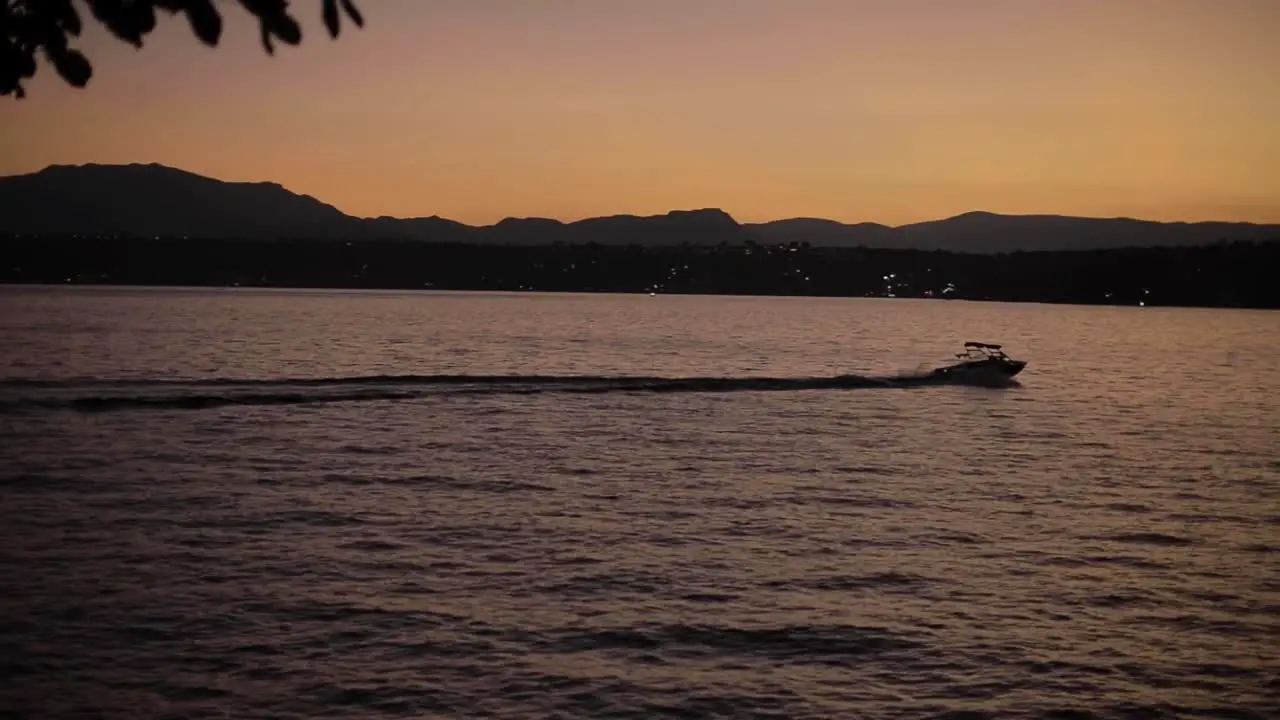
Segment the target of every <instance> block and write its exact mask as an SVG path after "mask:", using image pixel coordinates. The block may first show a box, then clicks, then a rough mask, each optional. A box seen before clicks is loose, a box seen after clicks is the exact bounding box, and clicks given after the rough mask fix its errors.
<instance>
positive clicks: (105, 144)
mask: <svg viewBox="0 0 1280 720" xmlns="http://www.w3.org/2000/svg"><path fill="white" fill-rule="evenodd" d="M221 4H222V5H223V7H225V8H226V19H227V21H228V22H227V26H226V28H225V30H224V35H223V40H222V43H221V45H220V47H219V48H217V49H209V48H206V47H203V46H201V45H199V44H198V42H197V41H196V40H195V38H194V36H192V35H191V33H190V31H189V29H188V28H187V27H186V24H185V21H183V20H172V19H168V20H162V22H161V26H160V28H159V29H158V30H157V32H156V33H155V34H154V35H152V36H151V37H150V38H148V40H147V44H146V45H145V46H144V48H143V49H142V50H141V51H135V50H133V48H131V47H129V46H127V45H125V44H123V43H120V42H118V41H115V40H113V39H109V38H107V37H106V36H105V33H104V32H103V31H101V30H99V29H98V28H97V26H96V25H93V21H92V20H91V19H90V17H89V14H88V13H87V12H84V13H83V14H84V16H85V18H86V22H87V23H88V24H90V25H91V26H92V27H91V28H90V30H89V31H88V32H87V33H86V35H85V37H84V38H82V39H81V40H80V41H79V43H78V45H77V47H80V48H81V49H83V50H84V51H85V52H86V54H87V55H88V56H89V58H90V60H91V61H92V62H93V63H94V67H95V77H94V79H93V80H92V81H91V83H90V85H89V87H88V88H87V89H85V90H74V89H71V88H68V87H66V86H65V85H64V84H63V83H62V81H61V80H60V79H58V78H57V77H56V75H55V74H54V73H53V71H52V69H51V68H49V67H47V66H42V67H41V69H40V72H39V74H38V76H37V78H36V79H35V80H34V81H33V82H31V83H29V85H28V90H29V92H30V96H29V97H28V99H26V100H24V101H21V102H18V101H14V100H12V99H11V98H3V99H0V174H6V175H7V174H13V173H21V172H31V171H35V170H38V169H40V168H42V167H44V166H46V165H49V164H53V163H85V162H104V163H114V162H120V163H123V162H159V163H164V164H166V165H172V166H175V167H180V168H183V169H186V170H190V171H193V172H198V173H201V174H205V175H210V176H213V177H218V178H222V179H226V180H272V181H276V182H279V183H281V184H283V185H285V186H286V187H288V188H290V189H292V190H294V191H297V192H303V193H307V194H310V195H314V196H316V197H318V198H320V199H322V200H325V201H326V202H330V203H332V204H334V205H336V206H338V207H339V208H341V209H342V210H344V211H346V212H349V213H352V214H356V215H383V214H386V215H397V216H421V215H433V214H438V215H443V216H446V217H451V218H454V219H458V220H462V221H465V222H470V223H490V222H495V221H497V220H499V219H501V218H503V217H506V216H544V217H558V218H561V219H574V218H580V217H584V216H591V215H602V214H612V213H621V212H627V213H639V214H651V213H660V212H665V211H667V210H670V209H673V208H695V207H720V208H724V209H725V210H727V211H728V212H730V213H732V214H733V215H734V216H735V217H736V218H738V219H739V220H741V221H744V222H746V221H760V220H771V219H777V218H783V217H793V216H818V217H830V218H834V219H839V220H844V221H863V220H871V221H877V222H884V223H888V224H901V223H907V222H913V221H918V220H927V219H935V218H939V217H945V216H949V215H954V214H958V213H961V212H966V211H969V210H975V209H982V210H990V211H994V212H1006V213H1039V212H1045V213H1064V214H1077V215H1100V216H1115V215H1126V216H1135V217H1145V218H1151V219H1159V220H1204V219H1221V220H1250V221H1260V222H1280V132H1278V131H1277V128H1280V74H1278V73H1280V70H1278V69H1280V42H1278V41H1277V40H1276V38H1280V0H965V1H964V2H958V1H954V0H358V4H359V5H360V7H361V9H362V10H363V11H364V14H365V16H366V20H367V24H366V28H365V29H364V30H360V31H353V32H347V33H344V34H343V36H342V37H341V38H340V39H339V40H337V41H336V42H332V41H330V40H329V39H328V37H327V36H325V35H324V33H323V29H322V27H321V25H320V22H319V5H320V3H319V1H318V0H316V1H315V2H314V3H313V2H309V1H307V0H299V1H297V2H294V3H292V6H293V8H294V9H295V14H296V15H298V16H299V17H300V19H301V20H302V21H303V23H304V27H303V30H304V42H303V45H302V46H301V47H298V48H291V47H287V46H284V47H281V48H280V50H279V51H278V52H277V55H276V56H275V57H274V58H270V57H268V56H266V55H265V53H264V52H263V51H262V49H261V46H260V45H259V42H258V34H257V29H256V27H255V26H254V25H253V24H252V20H251V19H250V18H249V17H248V15H247V14H246V13H245V12H244V11H243V10H241V9H240V8H239V7H238V6H237V5H236V4H235V3H230V2H222V3H221ZM81 8H83V5H81Z"/></svg>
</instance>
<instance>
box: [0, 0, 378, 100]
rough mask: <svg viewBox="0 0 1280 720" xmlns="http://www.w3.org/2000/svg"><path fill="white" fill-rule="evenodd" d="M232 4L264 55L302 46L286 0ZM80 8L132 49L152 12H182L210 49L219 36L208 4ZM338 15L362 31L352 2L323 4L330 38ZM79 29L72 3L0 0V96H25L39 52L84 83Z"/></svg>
mask: <svg viewBox="0 0 1280 720" xmlns="http://www.w3.org/2000/svg"><path fill="white" fill-rule="evenodd" d="M238 2H239V3H240V5H241V6H243V7H244V9H246V10H248V11H249V12H250V13H252V14H253V15H254V17H256V18H257V19H258V24H259V26H260V27H261V31H262V47H263V49H264V50H266V51H267V54H268V55H273V54H275V46H274V45H273V42H274V41H275V40H279V41H280V42H283V43H286V44H289V45H297V44H298V43H300V42H302V29H301V28H299V27H298V22H297V21H296V20H294V18H293V17H292V16H291V15H290V14H289V0H238ZM84 4H85V5H87V6H88V7H89V11H90V13H92V14H93V17H94V19H95V20H97V21H98V22H99V23H101V24H102V25H103V26H105V27H106V28H107V29H108V30H109V31H110V32H111V34H112V35H115V36H116V37H117V38H119V39H120V40H123V41H124V42H127V43H129V44H130V45H133V46H134V47H136V48H141V47H142V39H143V38H144V37H145V36H146V35H147V34H148V33H150V32H151V31H152V30H154V29H155V27H156V12H157V11H164V12H167V13H169V14H171V15H176V14H179V13H182V14H185V15H186V17H187V22H188V23H190V25H191V31H192V32H193V33H194V34H195V36H196V37H197V38H199V39H200V41H201V42H203V43H204V44H206V45H209V46H210V47H216V46H217V45H218V39H219V38H220V37H221V36H222V15H221V14H220V13H219V12H218V9H217V8H215V7H214V0H84ZM339 6H341V9H339ZM341 13H346V15H347V17H349V18H350V19H351V21H352V22H354V23H355V24H356V25H357V26H358V27H364V17H363V16H362V15H361V14H360V11H359V10H358V9H356V6H355V5H354V4H353V2H352V0H323V14H324V24H325V27H326V28H327V29H328V31H329V36H330V37H332V38H336V37H338V32H339V29H340V23H339V21H340V15H341ZM83 27H84V25H83V21H82V20H81V17H80V12H79V11H78V10H77V9H76V5H75V4H74V3H73V0H0V95H10V94H11V95H13V96H14V97H17V98H23V97H26V90H25V89H24V88H23V86H22V83H23V82H24V81H26V80H29V79H30V78H31V77H33V76H34V75H35V74H36V55H37V54H38V53H43V54H44V56H45V58H47V59H48V60H49V62H50V63H51V64H52V65H53V67H54V69H55V70H57V72H58V74H59V75H60V76H62V79H63V80H65V81H66V82H67V83H69V84H70V85H72V86H74V87H78V88H79V87H84V86H85V85H87V84H88V82H89V79H90V78H91V77H93V66H92V65H91V64H90V63H89V59H88V58H87V57H85V56H84V54H83V53H81V52H80V51H79V50H76V49H75V48H72V47H70V46H69V42H70V40H71V39H72V38H76V37H79V36H80V32H81V30H82V29H83Z"/></svg>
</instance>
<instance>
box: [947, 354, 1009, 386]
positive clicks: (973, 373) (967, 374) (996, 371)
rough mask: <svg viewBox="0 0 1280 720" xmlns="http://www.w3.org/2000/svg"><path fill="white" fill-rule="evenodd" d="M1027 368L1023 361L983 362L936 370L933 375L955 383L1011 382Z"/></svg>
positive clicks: (960, 364)
mask: <svg viewBox="0 0 1280 720" xmlns="http://www.w3.org/2000/svg"><path fill="white" fill-rule="evenodd" d="M1026 366H1027V363H1026V361H1025V360H1008V359H1001V360H983V361H979V362H966V363H959V364H956V365H950V366H948V367H944V368H938V369H937V370H934V371H933V375H934V376H935V377H938V378H942V379H947V380H956V381H973V382H1001V381H1007V380H1011V379H1012V378H1013V377H1014V376H1015V375H1017V374H1018V373H1020V372H1022V370H1023V368H1025V367H1026Z"/></svg>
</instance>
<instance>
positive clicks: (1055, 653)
mask: <svg viewBox="0 0 1280 720" xmlns="http://www.w3.org/2000/svg"><path fill="white" fill-rule="evenodd" d="M0 331H2V332H3V334H2V336H0V337H3V340H4V342H3V344H2V345H0V429H2V430H3V435H2V437H3V438H4V439H3V443H2V446H0V578H3V581H2V582H3V584H2V585H0V628H3V631H2V632H0V715H5V712H6V711H8V712H10V713H11V715H12V716H14V717H41V718H44V717H81V716H83V717H111V718H115V717H148V718H150V717H184V718H195V717H216V718H224V717H225V718H254V717H297V718H317V717H406V718H407V717H495V718H571V717H572V718H660V717H679V718H704V717H737V718H755V717H776V718H835V717H842V718H844V717H876V718H899V717H900V718H920V717H938V716H945V717H952V718H983V717H993V718H995V717H999V718H1006V717H1056V718H1068V717H1124V718H1155V717H1196V716H1205V717H1275V716H1276V715H1275V714H1274V713H1276V712H1277V711H1278V710H1280V700H1278V699H1280V679H1278V674H1280V660H1278V658H1280V650H1278V648H1280V572H1278V568H1280V562H1278V560H1280V443H1277V431H1276V428H1277V427H1278V426H1280V406H1278V405H1277V401H1276V397H1277V390H1278V389H1280V314H1278V313H1274V312H1265V311H1259V312H1252V311H1238V310H1232V311H1219V310H1194V309H1161V308H1113V307H1072V306H1050V305H1014V304H994V303H991V304H989V303H968V302H948V301H901V300H852V299H815V298H803V299H802V298H734V297H678V296H657V297H647V296H610V295H541V294H510V295H499V294H478V293H474V294H473V293H436V294H431V293H370V292H327V291H313V292H311V291H309V292H304V291H265V290H235V291H224V290H208V289H207V290H175V289H106V288H20V287H8V288H0ZM966 340H979V341H992V342H1003V343H1005V344H1006V349H1007V350H1008V351H1009V352H1010V354H1011V355H1013V356H1015V357H1019V358H1022V359H1025V360H1028V361H1029V365H1028V368H1027V370H1026V371H1025V372H1024V373H1023V375H1022V376H1020V380H1021V383H1020V385H1019V386H1015V387H1008V388H998V389H996V388H976V387H961V386H910V385H903V384H900V383H895V382H890V381H885V380H884V379H885V378H891V377H893V376H895V375H898V374H900V373H904V372H912V371H915V370H917V369H918V368H920V367H921V366H922V365H925V366H934V365H937V364H940V363H941V362H944V361H945V360H946V359H947V358H948V357H949V356H950V354H951V353H953V352H955V351H956V350H958V349H959V346H960V345H961V343H963V342H964V341H966ZM460 375H465V376H468V377H456V376H460ZM834 376H857V377H851V378H849V379H848V382H847V383H843V384H837V386H835V387H829V386H822V385H821V384H820V383H819V384H816V385H815V383H813V382H811V381H809V380H805V379H812V378H831V377H834ZM627 377H630V378H636V377H643V378H648V380H644V381H635V380H632V381H628V380H626V379H625V378H627ZM751 378H775V379H778V380H779V382H777V383H772V384H760V383H753V382H752V381H751V380H750V379H751ZM764 390H768V391H764ZM5 716H6V717H7V716H9V715H5Z"/></svg>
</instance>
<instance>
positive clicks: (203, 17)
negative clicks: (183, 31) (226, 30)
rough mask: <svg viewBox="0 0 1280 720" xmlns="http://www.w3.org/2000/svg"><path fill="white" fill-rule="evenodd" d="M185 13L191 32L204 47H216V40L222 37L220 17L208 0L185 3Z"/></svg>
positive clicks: (193, 0) (194, 0)
mask: <svg viewBox="0 0 1280 720" xmlns="http://www.w3.org/2000/svg"><path fill="white" fill-rule="evenodd" d="M186 11H187V22H188V23H189V24H190V25H191V32H193V33H195V35H196V37H198V38H200V40H201V42H203V43H204V44H205V45H208V46H210V47H216V46H217V45H218V39H219V38H220V37H222V16H221V15H219V14H218V11H217V10H215V9H214V7H213V3H212V2H210V1H209V0H191V2H188V3H186Z"/></svg>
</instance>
